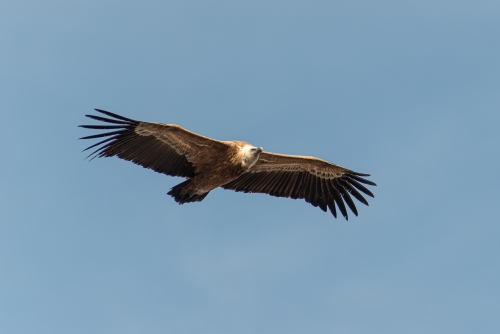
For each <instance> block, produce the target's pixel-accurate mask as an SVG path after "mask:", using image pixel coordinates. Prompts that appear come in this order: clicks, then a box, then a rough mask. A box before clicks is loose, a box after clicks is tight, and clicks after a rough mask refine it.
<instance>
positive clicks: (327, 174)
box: [222, 152, 376, 220]
mask: <svg viewBox="0 0 500 334" xmlns="http://www.w3.org/2000/svg"><path fill="white" fill-rule="evenodd" d="M362 176H370V175H369V174H361V173H356V172H354V171H352V170H349V169H347V168H344V167H341V166H339V165H335V164H332V163H329V162H327V161H325V160H321V159H318V158H316V157H307V156H297V155H287V154H277V153H270V152H262V153H261V155H260V158H259V161H258V162H257V163H256V164H255V165H254V166H253V167H252V168H251V169H250V170H249V171H248V172H246V173H245V174H243V175H241V176H240V177H239V178H237V179H236V180H234V181H231V182H229V183H228V184H225V185H224V186H222V187H223V188H224V189H230V190H235V191H242V192H246V193H264V194H269V195H271V196H276V197H291V198H293V199H297V198H301V199H305V200H306V202H308V203H311V204H312V205H313V206H316V207H317V206H319V207H320V208H321V210H323V211H325V212H326V211H327V208H329V209H330V212H331V213H332V214H333V216H334V217H335V218H336V217H337V210H336V208H335V204H337V207H338V209H339V210H340V212H341V213H342V215H343V216H344V217H345V219H346V220H347V219H348V215H347V209H346V206H345V204H347V206H348V207H349V208H350V209H351V211H352V212H353V213H354V214H355V215H356V216H357V215H358V210H357V209H356V205H355V204H354V201H353V200H352V198H351V196H353V197H354V198H356V199H357V200H359V201H360V202H361V203H363V204H366V205H368V202H367V201H366V199H365V198H364V197H363V195H361V193H360V192H362V193H364V194H366V195H368V196H370V197H373V194H372V193H371V191H370V190H368V189H367V188H366V187H365V186H363V185H362V184H361V183H364V184H369V185H371V186H376V184H375V183H373V182H371V181H369V180H366V179H364V178H363V177H362ZM344 202H345V203H344Z"/></svg>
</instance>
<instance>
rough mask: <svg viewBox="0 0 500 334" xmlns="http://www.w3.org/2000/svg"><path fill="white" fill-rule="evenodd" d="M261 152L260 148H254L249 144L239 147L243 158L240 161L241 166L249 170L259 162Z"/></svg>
mask: <svg viewBox="0 0 500 334" xmlns="http://www.w3.org/2000/svg"><path fill="white" fill-rule="evenodd" d="M262 151H263V149H262V147H255V146H252V145H250V144H249V145H245V146H243V147H241V153H242V158H243V159H242V161H241V166H242V167H243V168H246V169H248V168H251V167H252V166H253V165H255V163H256V162H257V161H258V160H259V157H260V154H261V153H262Z"/></svg>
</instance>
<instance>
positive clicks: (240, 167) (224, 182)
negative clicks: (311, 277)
mask: <svg viewBox="0 0 500 334" xmlns="http://www.w3.org/2000/svg"><path fill="white" fill-rule="evenodd" d="M95 110H96V111H98V112H100V113H102V114H105V115H107V116H109V117H112V118H107V117H101V116H95V115H86V116H87V117H89V118H92V119H94V120H97V121H101V122H105V123H108V125H80V127H82V128H87V129H97V130H113V131H111V132H106V133H100V134H97V135H92V136H87V137H82V138H80V139H94V138H101V137H106V139H104V140H102V141H100V142H98V143H97V144H94V145H92V146H90V147H88V148H86V149H85V150H88V149H90V148H93V147H96V146H98V145H100V144H104V145H102V146H101V147H99V148H98V149H97V150H96V151H94V152H93V153H91V154H90V155H89V157H90V156H92V159H93V158H95V157H99V158H100V157H112V156H117V157H119V158H121V159H124V160H128V161H132V162H133V163H135V164H138V165H141V166H143V167H145V168H149V169H152V170H154V171H156V172H158V173H162V174H166V175H171V176H181V177H185V178H187V181H184V182H182V183H180V184H178V185H176V186H175V187H173V188H172V189H171V190H170V191H169V192H168V194H169V195H171V196H172V197H173V198H174V199H175V201H176V202H178V203H179V204H184V203H189V202H200V201H202V200H203V199H204V198H205V197H206V196H207V194H208V193H209V192H210V191H211V190H212V189H215V188H217V187H222V188H224V189H230V190H235V191H241V192H246V193H264V194H269V195H271V196H277V197H290V198H293V199H299V198H300V199H305V200H306V202H308V203H311V204H312V205H313V206H316V207H318V206H319V207H320V208H321V210H323V211H325V212H326V211H327V209H330V212H331V213H332V214H333V215H334V216H335V217H337V210H336V207H335V205H337V208H338V209H339V210H340V212H341V214H342V216H344V217H345V219H346V220H347V219H348V214H347V209H346V205H345V204H347V206H348V207H349V208H350V209H351V211H352V212H353V213H354V214H355V215H356V216H357V215H358V211H357V209H356V205H355V204H354V201H353V200H352V197H354V198H356V199H357V200H359V201H360V202H361V203H363V204H366V205H368V202H367V201H366V199H365V198H364V197H363V195H362V194H361V193H364V194H366V195H368V196H370V197H373V194H372V193H371V192H370V191H369V190H368V189H367V188H366V187H365V186H363V185H362V183H364V184H368V185H372V186H375V185H376V184H375V183H373V182H371V181H369V180H366V179H365V178H363V177H365V176H370V175H369V174H361V173H357V172H354V171H352V170H349V169H346V168H344V167H341V166H339V165H335V164H332V163H329V162H327V161H325V160H321V159H318V158H316V157H309V156H298V155H286V154H277V153H270V152H264V151H263V150H262V148H261V147H260V148H258V147H254V146H252V145H250V144H248V143H246V142H243V141H236V140H233V141H220V140H215V139H211V138H208V137H204V136H201V135H199V134H196V133H194V132H191V131H188V130H186V129H184V128H182V127H180V126H178V125H175V124H160V123H151V122H140V121H135V120H132V119H129V118H126V117H123V116H119V115H116V114H113V113H110V112H108V111H104V110H100V109H95ZM351 196H352V197H351ZM344 202H345V203H344Z"/></svg>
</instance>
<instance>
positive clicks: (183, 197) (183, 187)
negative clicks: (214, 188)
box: [167, 180, 210, 204]
mask: <svg viewBox="0 0 500 334" xmlns="http://www.w3.org/2000/svg"><path fill="white" fill-rule="evenodd" d="M190 181H191V180H187V181H184V182H182V183H179V184H178V185H176V186H175V187H173V188H172V189H170V191H169V192H168V193H167V195H170V196H172V197H173V198H174V199H175V201H176V202H177V203H179V204H184V203H191V202H201V201H203V199H204V198H205V197H207V195H208V193H209V192H210V191H208V192H206V193H204V194H201V195H198V194H196V193H194V192H193V191H192V190H191V189H189V188H190V187H189V186H190Z"/></svg>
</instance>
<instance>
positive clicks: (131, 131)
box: [80, 109, 227, 177]
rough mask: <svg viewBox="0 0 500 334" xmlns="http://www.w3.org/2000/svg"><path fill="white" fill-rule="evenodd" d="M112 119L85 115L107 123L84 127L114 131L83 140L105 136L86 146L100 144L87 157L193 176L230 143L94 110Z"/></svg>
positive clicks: (167, 126) (179, 129)
mask: <svg viewBox="0 0 500 334" xmlns="http://www.w3.org/2000/svg"><path fill="white" fill-rule="evenodd" d="M95 110H96V111H98V112H100V113H102V114H105V115H107V116H109V117H112V118H107V117H101V116H95V115H86V116H87V117H89V118H92V119H94V120H97V121H101V122H105V123H108V124H107V125H80V127H82V128H87V129H97V130H113V131H111V132H105V133H100V134H97V135H92V136H86V137H82V138H80V139H94V138H101V137H105V138H106V139H104V140H102V141H100V142H98V143H96V144H94V145H92V146H90V147H87V148H86V149H85V151H86V150H88V149H90V148H93V147H96V146H99V145H101V144H103V145H102V146H101V147H99V148H98V149H97V150H95V151H94V152H92V153H91V154H90V155H89V156H88V157H92V159H94V158H95V157H98V158H100V157H112V156H117V157H119V158H121V159H124V160H128V161H132V162H133V163H135V164H138V165H141V166H143V167H145V168H149V169H152V170H154V171H156V172H158V173H163V174H167V175H171V176H182V177H193V176H194V174H195V172H196V171H197V169H198V168H202V166H203V165H205V164H209V163H210V162H211V159H213V158H212V157H214V156H217V152H220V151H221V150H224V149H226V148H227V144H225V143H223V142H221V141H218V140H215V139H211V138H208V137H204V136H201V135H198V134H196V133H194V132H191V131H188V130H186V129H184V128H182V127H180V126H178V125H175V124H160V123H150V122H140V121H136V120H133V119H130V118H126V117H123V116H119V115H117V114H113V113H111V112H109V111H105V110H100V109H95Z"/></svg>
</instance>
